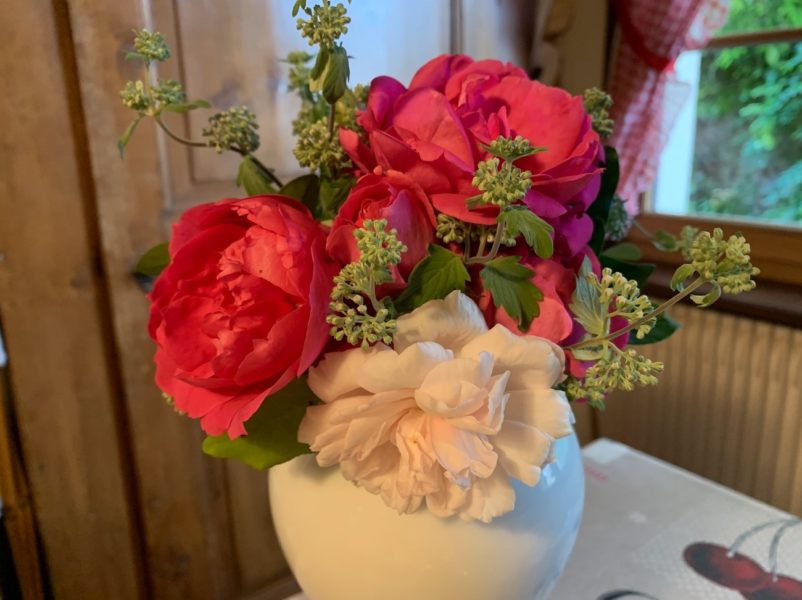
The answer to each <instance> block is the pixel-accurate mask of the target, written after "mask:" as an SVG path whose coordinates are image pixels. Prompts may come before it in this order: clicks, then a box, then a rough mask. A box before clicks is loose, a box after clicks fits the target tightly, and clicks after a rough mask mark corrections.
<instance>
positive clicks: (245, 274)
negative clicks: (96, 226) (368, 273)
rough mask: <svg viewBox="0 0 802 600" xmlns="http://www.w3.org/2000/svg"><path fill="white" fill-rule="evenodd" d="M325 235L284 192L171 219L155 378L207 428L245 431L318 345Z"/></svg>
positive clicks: (157, 315) (327, 267) (153, 320)
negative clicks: (261, 407)
mask: <svg viewBox="0 0 802 600" xmlns="http://www.w3.org/2000/svg"><path fill="white" fill-rule="evenodd" d="M325 236H326V233H325V230H324V229H323V228H322V227H321V226H320V225H319V224H318V223H317V222H316V221H315V220H314V219H313V218H312V215H311V214H310V213H309V211H308V210H307V209H306V208H304V207H303V206H302V205H301V204H299V203H298V202H296V201H294V200H291V199H289V198H284V197H282V196H255V197H252V198H244V199H241V200H237V199H232V200H223V201H221V202H217V203H215V204H203V205H201V206H198V207H195V208H193V209H191V210H188V211H187V212H186V213H184V215H183V216H182V217H181V220H180V221H179V222H178V223H177V224H176V225H175V227H174V230H173V238H172V241H171V242H170V257H171V261H170V265H169V266H168V267H167V268H166V269H165V270H164V272H163V273H162V274H161V276H160V277H159V278H158V280H157V281H156V284H155V285H154V288H153V292H152V293H151V295H150V299H151V302H152V304H151V309H150V324H149V331H150V335H151V337H152V338H153V339H154V340H155V341H156V343H157V345H158V350H157V352H156V359H155V360H156V381H157V383H158V385H159V387H161V389H162V390H163V391H164V392H165V393H166V394H169V395H170V396H172V398H173V400H174V401H175V405H176V407H177V408H178V409H179V410H182V411H184V412H186V413H187V414H188V415H189V416H190V417H192V418H196V419H197V418H200V420H201V426H202V427H203V429H204V430H205V431H206V432H207V433H209V434H211V435H219V434H221V433H223V432H228V435H229V436H230V437H232V438H234V437H236V436H239V435H242V434H244V433H245V427H244V425H243V424H244V422H245V421H247V420H248V418H249V417H250V416H251V415H252V414H253V413H254V412H256V410H257V409H258V408H259V406H260V405H261V403H262V401H263V400H265V398H266V397H267V396H269V395H270V394H272V393H273V392H275V391H277V390H279V389H281V388H282V387H284V386H285V385H287V383H289V382H290V381H291V380H292V379H294V378H296V377H298V376H299V375H300V374H302V373H303V372H305V371H306V370H307V369H308V368H309V366H310V365H311V364H312V363H313V362H314V361H315V360H316V359H317V357H318V355H319V354H320V352H321V351H322V350H323V346H324V345H325V343H326V341H327V340H328V329H329V326H328V325H327V324H326V321H325V317H326V311H327V306H328V296H329V291H330V289H331V280H332V277H333V276H334V274H335V273H336V271H337V267H336V266H335V265H334V264H333V263H332V262H331V261H330V260H329V259H328V258H327V257H326V252H325V247H324V246H325Z"/></svg>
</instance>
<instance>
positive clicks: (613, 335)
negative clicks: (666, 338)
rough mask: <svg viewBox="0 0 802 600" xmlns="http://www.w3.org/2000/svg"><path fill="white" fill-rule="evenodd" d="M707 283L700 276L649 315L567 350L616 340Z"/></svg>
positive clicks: (578, 343)
mask: <svg viewBox="0 0 802 600" xmlns="http://www.w3.org/2000/svg"><path fill="white" fill-rule="evenodd" d="M705 283H709V280H708V279H704V278H702V277H699V278H698V279H697V280H696V281H694V282H693V283H691V284H690V285H689V286H688V287H686V288H685V289H684V290H682V291H681V292H680V293H679V294H677V295H676V296H674V297H672V298H670V299H668V300H666V301H665V302H663V303H662V304H661V305H660V306H658V307H657V308H655V309H654V310H653V311H652V312H650V313H649V314H648V315H645V316H643V317H642V318H640V319H638V320H637V321H633V322H632V323H630V324H629V325H627V326H626V327H622V328H621V329H617V330H616V331H613V332H612V333H608V334H607V335H605V336H601V337H595V338H590V339H587V340H582V341H581V342H577V343H576V344H573V345H571V346H568V347H567V348H566V350H576V349H577V348H584V347H585V346H596V345H598V344H601V343H602V342H609V341H611V340H614V339H616V338H618V337H621V336H622V335H624V334H625V333H629V332H630V331H632V330H633V329H637V328H638V327H640V326H641V325H645V324H646V323H648V322H649V321H651V320H652V319H654V318H655V317H657V316H658V315H660V314H662V313H664V312H665V311H666V310H668V309H669V308H671V307H672V306H674V305H675V304H676V303H677V302H679V301H680V300H682V299H683V298H686V297H688V296H689V295H690V294H691V293H693V292H694V291H696V290H697V289H698V288H699V287H701V286H703V285H704V284H705Z"/></svg>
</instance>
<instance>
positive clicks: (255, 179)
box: [237, 155, 276, 196]
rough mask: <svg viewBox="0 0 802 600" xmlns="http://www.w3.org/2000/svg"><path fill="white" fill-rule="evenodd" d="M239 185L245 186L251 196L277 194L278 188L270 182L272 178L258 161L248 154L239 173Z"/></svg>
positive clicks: (240, 166)
mask: <svg viewBox="0 0 802 600" xmlns="http://www.w3.org/2000/svg"><path fill="white" fill-rule="evenodd" d="M237 187H241V188H245V192H246V193H247V194H248V195H249V196H261V195H262V194H275V193H276V189H275V188H274V187H273V185H272V184H271V183H270V178H269V177H268V175H267V173H265V171H264V168H262V167H261V166H260V165H259V163H258V162H256V161H255V160H254V159H253V157H252V156H250V155H248V156H246V157H245V158H243V159H242V162H241V163H240V164H239V172H238V173H237Z"/></svg>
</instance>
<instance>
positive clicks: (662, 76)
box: [608, 0, 729, 214]
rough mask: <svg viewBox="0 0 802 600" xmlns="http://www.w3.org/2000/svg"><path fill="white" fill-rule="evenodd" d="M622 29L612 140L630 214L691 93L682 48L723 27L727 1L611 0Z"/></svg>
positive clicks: (696, 45)
mask: <svg viewBox="0 0 802 600" xmlns="http://www.w3.org/2000/svg"><path fill="white" fill-rule="evenodd" d="M611 3H612V7H613V10H614V13H615V15H616V19H617V20H618V27H619V31H620V37H619V43H618V47H617V48H616V50H615V54H614V57H613V62H612V69H611V79H610V85H609V90H608V91H609V93H610V95H611V96H612V97H613V100H614V105H613V111H612V116H613V118H614V119H615V134H614V136H613V139H612V143H613V145H614V146H615V147H616V149H617V150H618V153H619V156H620V160H621V182H620V184H619V194H620V195H621V197H622V198H624V200H626V202H627V208H628V209H629V211H630V212H631V213H632V214H636V213H637V212H638V197H639V196H640V194H641V193H642V192H644V191H646V190H648V189H649V188H650V187H651V185H652V184H653V182H654V176H655V173H656V170H657V164H658V161H659V158H660V151H661V150H662V148H663V146H664V144H665V141H666V138H667V136H668V132H669V130H670V128H671V125H672V124H673V122H674V118H675V117H676V115H677V114H678V113H679V109H680V108H681V107H682V103H683V102H684V101H685V99H686V97H687V95H688V88H687V85H685V84H683V83H682V82H680V81H678V80H677V79H676V78H675V77H674V73H673V64H674V61H675V60H676V58H677V56H679V54H680V52H682V51H683V50H689V49H696V48H701V47H702V46H704V45H705V44H706V43H707V40H708V39H709V38H710V36H711V35H712V33H713V32H714V31H715V30H716V29H718V28H719V27H721V26H722V25H723V24H724V22H725V20H726V18H727V11H728V9H729V0H611Z"/></svg>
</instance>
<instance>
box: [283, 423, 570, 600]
mask: <svg viewBox="0 0 802 600" xmlns="http://www.w3.org/2000/svg"><path fill="white" fill-rule="evenodd" d="M556 455H557V460H556V462H554V463H552V464H550V465H548V466H546V467H545V468H544V469H543V475H542V477H541V480H540V482H539V483H538V485H537V486H535V487H533V488H529V487H527V486H525V485H523V484H521V483H519V482H518V481H515V482H514V484H515V492H516V504H515V509H514V510H513V511H512V512H510V513H508V514H506V515H504V516H503V517H500V518H497V519H495V520H494V521H493V522H492V523H490V524H485V523H481V522H466V521H462V520H460V519H459V518H456V517H454V518H451V519H440V518H438V517H435V516H434V515H432V514H430V513H429V512H428V511H426V510H425V508H422V509H421V510H419V511H418V512H416V513H414V514H410V515H399V514H397V513H396V512H395V511H393V510H392V509H390V508H388V507H387V506H386V505H385V504H384V502H383V501H382V499H381V498H380V497H378V496H374V495H372V494H370V493H368V492H366V491H365V490H363V489H360V488H358V487H356V486H355V485H354V484H352V483H350V482H348V481H346V480H345V479H343V477H342V476H341V475H340V473H339V470H338V469H337V468H331V469H321V468H319V467H318V466H317V465H316V464H315V462H314V458H313V457H312V456H311V455H307V456H301V457H298V458H296V459H294V460H292V461H290V462H288V463H285V464H283V465H280V466H278V467H274V468H273V469H272V470H271V471H270V503H271V508H272V512H273V521H274V523H275V526H276V530H277V532H278V536H279V540H280V541H281V546H282V549H283V550H284V554H285V556H286V557H287V561H288V562H289V564H290V568H291V569H292V571H293V573H294V575H295V577H296V579H297V580H298V582H299V583H300V585H301V587H302V588H303V590H304V592H305V594H306V595H307V597H308V598H309V600H378V599H381V600H411V599H415V600H445V599H448V600H451V599H454V600H501V599H503V600H535V599H540V598H547V597H548V594H549V592H550V591H551V589H552V588H553V587H554V585H555V583H556V582H557V580H558V578H559V576H560V574H561V573H562V571H563V568H564V567H565V564H566V562H567V560H568V557H569V556H570V554H571V549H572V548H573V545H574V541H575V540H576V534H577V531H578V529H579V524H580V520H581V517H582V507H583V503H584V488H585V480H584V472H583V468H582V457H581V454H580V451H579V445H578V443H577V439H576V436H574V435H572V436H570V437H567V438H563V439H561V440H558V442H557V449H556Z"/></svg>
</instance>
